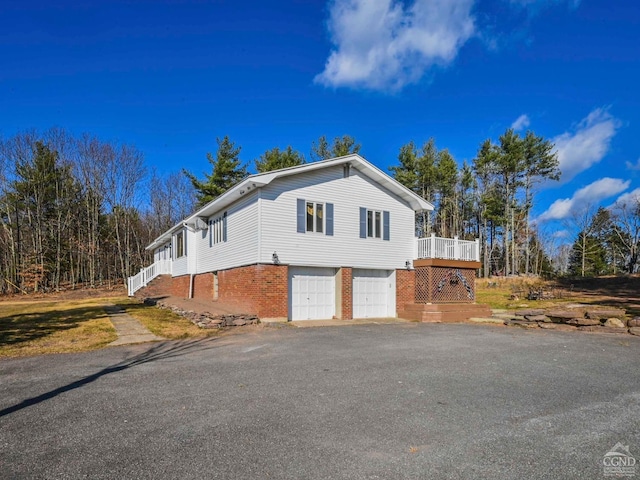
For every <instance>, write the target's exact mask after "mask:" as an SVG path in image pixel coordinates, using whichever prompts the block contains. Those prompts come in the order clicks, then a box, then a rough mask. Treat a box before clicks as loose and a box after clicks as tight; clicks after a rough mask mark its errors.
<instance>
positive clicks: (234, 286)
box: [218, 265, 289, 319]
mask: <svg viewBox="0 0 640 480" xmlns="http://www.w3.org/2000/svg"><path fill="white" fill-rule="evenodd" d="M288 282H289V268H288V267H287V266H286V265H250V266H247V267H239V268H232V269H230V270H222V271H219V272H218V299H219V300H220V301H221V302H224V303H226V304H229V305H234V306H236V307H239V308H241V309H242V310H243V311H245V312H246V313H255V314H256V315H258V316H259V317H260V318H261V319H265V318H284V319H286V318H287V316H288V314H289V307H288V290H289V286H288Z"/></svg>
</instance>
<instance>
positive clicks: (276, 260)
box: [271, 252, 280, 265]
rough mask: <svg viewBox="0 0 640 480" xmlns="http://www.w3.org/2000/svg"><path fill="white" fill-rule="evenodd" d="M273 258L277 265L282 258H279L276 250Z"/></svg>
mask: <svg viewBox="0 0 640 480" xmlns="http://www.w3.org/2000/svg"><path fill="white" fill-rule="evenodd" d="M271 260H273V263H275V264H276V265H278V264H279V263H280V259H279V258H278V254H277V253H276V252H273V255H271Z"/></svg>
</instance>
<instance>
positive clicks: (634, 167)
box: [626, 158, 640, 170]
mask: <svg viewBox="0 0 640 480" xmlns="http://www.w3.org/2000/svg"><path fill="white" fill-rule="evenodd" d="M626 164H627V170H640V158H639V159H638V160H637V161H636V163H631V162H626Z"/></svg>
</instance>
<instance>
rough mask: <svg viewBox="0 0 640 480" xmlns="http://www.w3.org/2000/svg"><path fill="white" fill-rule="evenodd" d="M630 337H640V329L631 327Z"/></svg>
mask: <svg viewBox="0 0 640 480" xmlns="http://www.w3.org/2000/svg"><path fill="white" fill-rule="evenodd" d="M629 333H630V334H631V335H638V336H639V337H640V327H631V328H630V329H629Z"/></svg>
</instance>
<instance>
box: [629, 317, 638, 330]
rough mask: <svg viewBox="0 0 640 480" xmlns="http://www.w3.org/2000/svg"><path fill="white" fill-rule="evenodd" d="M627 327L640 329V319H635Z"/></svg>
mask: <svg viewBox="0 0 640 480" xmlns="http://www.w3.org/2000/svg"><path fill="white" fill-rule="evenodd" d="M627 325H629V326H630V327H633V328H637V327H640V317H633V318H632V319H631V320H629V321H628V322H627Z"/></svg>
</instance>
